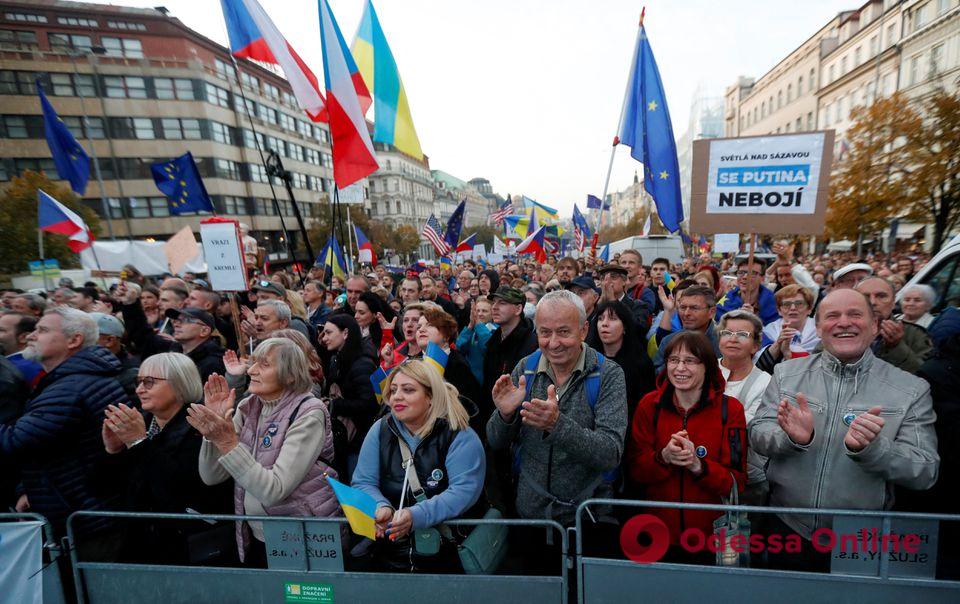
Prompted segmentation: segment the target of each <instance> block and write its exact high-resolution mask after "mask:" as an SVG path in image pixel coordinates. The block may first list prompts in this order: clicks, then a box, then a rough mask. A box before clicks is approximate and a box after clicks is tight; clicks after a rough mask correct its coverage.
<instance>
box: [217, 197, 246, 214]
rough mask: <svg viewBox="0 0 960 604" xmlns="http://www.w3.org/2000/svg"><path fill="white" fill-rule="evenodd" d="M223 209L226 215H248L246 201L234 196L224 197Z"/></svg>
mask: <svg viewBox="0 0 960 604" xmlns="http://www.w3.org/2000/svg"><path fill="white" fill-rule="evenodd" d="M222 208H223V209H222V212H223V213H224V214H234V215H238V214H246V213H247V204H246V201H245V200H244V199H243V198H242V197H235V196H233V195H224V197H223V202H222Z"/></svg>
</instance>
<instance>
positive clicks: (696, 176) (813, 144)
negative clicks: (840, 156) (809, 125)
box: [690, 130, 834, 235]
mask: <svg viewBox="0 0 960 604" xmlns="http://www.w3.org/2000/svg"><path fill="white" fill-rule="evenodd" d="M833 137H834V131H833V130H825V131H821V132H806V133H803V134H776V135H770V136H750V137H743V138H714V139H704V140H697V141H694V142H693V176H692V179H691V180H692V183H691V184H692V192H691V198H690V230H691V231H698V232H706V233H717V232H720V233H724V232H727V233H728V232H737V233H748V232H756V233H789V234H796V235H820V234H822V233H823V230H824V222H825V220H826V212H827V201H828V198H829V184H830V166H831V164H832V163H833Z"/></svg>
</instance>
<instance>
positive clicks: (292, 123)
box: [279, 111, 297, 132]
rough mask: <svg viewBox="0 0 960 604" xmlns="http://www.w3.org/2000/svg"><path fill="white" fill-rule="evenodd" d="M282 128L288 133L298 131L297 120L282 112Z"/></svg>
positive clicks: (280, 117) (280, 115)
mask: <svg viewBox="0 0 960 604" xmlns="http://www.w3.org/2000/svg"><path fill="white" fill-rule="evenodd" d="M279 119H280V127H281V128H283V129H284V130H287V131H288V132H296V131H297V119H296V118H295V117H293V116H291V115H287V114H286V113H283V112H282V111H281V112H279Z"/></svg>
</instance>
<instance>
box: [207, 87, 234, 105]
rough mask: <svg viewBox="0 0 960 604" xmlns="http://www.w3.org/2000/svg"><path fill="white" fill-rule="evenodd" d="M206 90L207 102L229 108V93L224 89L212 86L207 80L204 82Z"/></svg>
mask: <svg viewBox="0 0 960 604" xmlns="http://www.w3.org/2000/svg"><path fill="white" fill-rule="evenodd" d="M205 84H206V86H205V88H206V91H207V102H208V103H213V104H214V105H218V106H220V107H226V108H227V109H229V108H230V93H229V92H227V91H226V90H225V89H223V88H220V87H219V86H214V85H213V84H211V83H209V82H205Z"/></svg>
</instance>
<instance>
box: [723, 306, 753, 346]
mask: <svg viewBox="0 0 960 604" xmlns="http://www.w3.org/2000/svg"><path fill="white" fill-rule="evenodd" d="M731 320H740V321H749V322H750V324H751V325H753V341H754V343H756V344H759V343H760V338H761V336H762V335H763V321H761V320H760V317H758V316H757V315H755V314H753V313H752V312H750V311H746V310H741V309H739V308H738V309H737V310H731V311H730V312H728V313H726V314H724V315H723V316H722V317H720V330H724V329H726V328H727V321H731Z"/></svg>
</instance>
